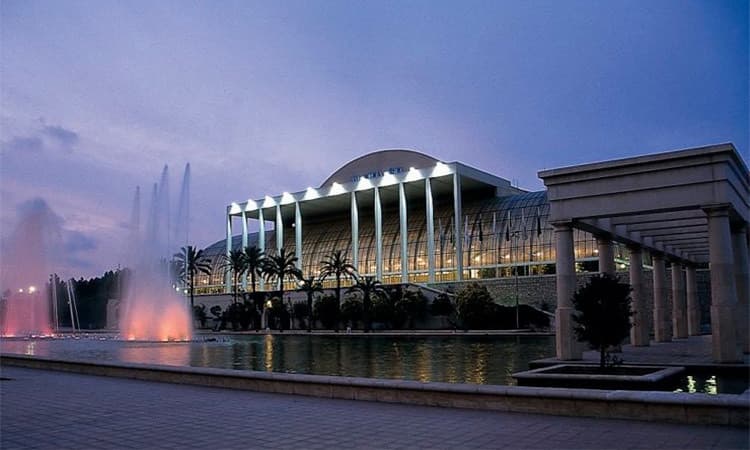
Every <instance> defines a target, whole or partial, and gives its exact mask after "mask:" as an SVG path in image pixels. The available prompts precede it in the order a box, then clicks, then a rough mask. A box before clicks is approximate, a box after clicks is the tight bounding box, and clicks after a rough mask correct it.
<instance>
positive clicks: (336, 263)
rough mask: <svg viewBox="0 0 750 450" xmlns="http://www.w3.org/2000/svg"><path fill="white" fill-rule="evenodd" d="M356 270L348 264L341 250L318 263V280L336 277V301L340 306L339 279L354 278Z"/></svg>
mask: <svg viewBox="0 0 750 450" xmlns="http://www.w3.org/2000/svg"><path fill="white" fill-rule="evenodd" d="M356 272H357V269H356V268H355V267H354V266H353V265H351V264H350V263H349V259H348V258H347V257H346V256H345V255H344V252H343V251H341V250H336V251H335V252H332V253H331V254H330V255H328V256H326V257H325V259H324V260H323V261H321V262H320V279H321V280H324V279H326V278H327V277H329V276H331V275H335V276H336V301H337V302H339V307H340V306H341V277H342V276H343V277H344V278H355V279H356Z"/></svg>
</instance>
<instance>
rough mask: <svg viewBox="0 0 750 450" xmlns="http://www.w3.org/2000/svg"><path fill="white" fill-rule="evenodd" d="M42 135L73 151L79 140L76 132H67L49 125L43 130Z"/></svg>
mask: <svg viewBox="0 0 750 450" xmlns="http://www.w3.org/2000/svg"><path fill="white" fill-rule="evenodd" d="M41 133H42V134H43V135H45V136H48V137H50V138H51V139H53V140H55V141H57V142H58V143H59V144H60V145H61V146H63V147H64V148H66V149H72V147H73V146H74V145H75V144H77V143H78V140H79V139H78V133H76V132H75V131H71V130H67V129H65V128H63V127H61V126H57V125H47V126H45V127H44V128H42V130H41Z"/></svg>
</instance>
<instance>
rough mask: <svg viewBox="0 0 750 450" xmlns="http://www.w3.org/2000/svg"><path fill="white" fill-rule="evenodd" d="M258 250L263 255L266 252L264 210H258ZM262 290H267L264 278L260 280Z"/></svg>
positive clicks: (259, 285)
mask: <svg viewBox="0 0 750 450" xmlns="http://www.w3.org/2000/svg"><path fill="white" fill-rule="evenodd" d="M258 248H259V249H260V251H261V252H262V253H265V252H266V219H265V218H264V217H263V208H260V209H258ZM258 287H259V288H260V290H264V289H265V288H266V281H265V280H264V279H263V277H260V278H259V279H258Z"/></svg>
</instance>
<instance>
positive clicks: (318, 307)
mask: <svg viewBox="0 0 750 450" xmlns="http://www.w3.org/2000/svg"><path fill="white" fill-rule="evenodd" d="M314 312H315V317H317V318H318V320H320V323H321V324H322V325H323V327H324V328H329V329H330V328H333V327H334V326H335V325H336V324H337V323H338V320H339V302H338V300H336V297H334V296H332V295H324V296H323V298H321V299H319V300H318V301H316V302H315V307H314Z"/></svg>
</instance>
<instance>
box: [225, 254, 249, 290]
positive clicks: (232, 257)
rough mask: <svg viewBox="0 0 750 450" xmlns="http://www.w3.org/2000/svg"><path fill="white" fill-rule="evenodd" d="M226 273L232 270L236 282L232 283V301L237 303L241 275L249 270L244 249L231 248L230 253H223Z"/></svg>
mask: <svg viewBox="0 0 750 450" xmlns="http://www.w3.org/2000/svg"><path fill="white" fill-rule="evenodd" d="M221 257H222V259H223V261H224V262H223V264H222V265H221V267H222V269H224V273H227V272H231V273H232V275H233V279H234V283H233V284H232V303H237V290H238V287H239V284H240V277H241V276H242V274H243V273H245V271H246V270H247V264H246V261H245V253H244V252H243V251H242V250H230V251H229V254H228V255H221Z"/></svg>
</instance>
